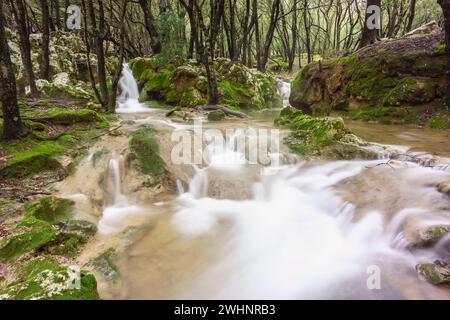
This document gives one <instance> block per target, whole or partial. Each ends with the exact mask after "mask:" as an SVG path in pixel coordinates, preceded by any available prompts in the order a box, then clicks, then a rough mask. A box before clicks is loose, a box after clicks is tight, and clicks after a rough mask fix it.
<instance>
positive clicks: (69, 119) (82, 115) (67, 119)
mask: <svg viewBox="0 0 450 320" xmlns="http://www.w3.org/2000/svg"><path fill="white" fill-rule="evenodd" d="M44 120H47V121H51V122H52V123H55V124H62V125H72V124H76V123H90V122H103V121H105V119H104V118H103V117H102V116H101V115H99V114H98V113H97V112H95V111H94V110H90V109H82V110H57V111H52V112H51V113H50V114H49V115H47V116H46V117H45V118H44Z"/></svg>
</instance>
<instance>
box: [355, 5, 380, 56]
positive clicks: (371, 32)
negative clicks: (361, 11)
mask: <svg viewBox="0 0 450 320" xmlns="http://www.w3.org/2000/svg"><path fill="white" fill-rule="evenodd" d="M370 6H378V7H379V8H380V9H381V0H367V8H366V18H365V20H364V29H363V32H362V37H361V42H360V44H359V47H360V48H364V47H366V46H368V45H370V44H373V43H375V42H377V41H378V40H379V39H380V30H379V29H371V28H369V26H368V23H369V19H370V18H371V16H372V14H371V13H369V12H368V8H369V7H370ZM380 18H381V17H380Z"/></svg>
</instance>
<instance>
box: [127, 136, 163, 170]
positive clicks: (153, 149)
mask: <svg viewBox="0 0 450 320" xmlns="http://www.w3.org/2000/svg"><path fill="white" fill-rule="evenodd" d="M130 149H131V152H132V153H133V154H135V156H136V159H137V162H138V166H139V168H140V170H141V171H142V172H143V173H144V174H148V175H153V176H159V175H161V174H162V173H164V161H163V160H162V159H161V157H160V156H159V146H158V143H157V142H156V139H155V132H154V130H153V129H151V128H141V129H139V130H137V131H135V132H134V133H133V135H132V138H131V140H130Z"/></svg>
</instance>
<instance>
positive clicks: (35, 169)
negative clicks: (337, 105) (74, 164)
mask: <svg viewBox="0 0 450 320" xmlns="http://www.w3.org/2000/svg"><path fill="white" fill-rule="evenodd" d="M43 171H51V172H53V173H55V174H58V175H61V176H66V175H67V172H66V169H65V168H64V167H63V166H62V165H61V163H60V162H59V161H58V160H56V159H54V158H53V157H51V156H48V155H45V154H36V153H34V152H25V153H23V154H21V155H20V156H18V157H16V158H14V159H12V160H11V161H9V162H8V163H7V164H6V166H4V167H3V168H1V169H0V178H2V179H20V178H24V177H27V176H30V175H34V174H37V173H41V172H43Z"/></svg>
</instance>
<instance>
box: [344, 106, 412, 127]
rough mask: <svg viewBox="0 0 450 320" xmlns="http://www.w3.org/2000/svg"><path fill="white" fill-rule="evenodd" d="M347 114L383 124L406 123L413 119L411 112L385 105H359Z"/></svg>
mask: <svg viewBox="0 0 450 320" xmlns="http://www.w3.org/2000/svg"><path fill="white" fill-rule="evenodd" d="M348 115H349V116H350V117H351V118H352V119H353V120H360V121H368V122H379V123H383V124H393V123H407V122H409V120H411V121H414V118H413V117H412V114H410V112H409V111H408V110H407V109H405V108H400V107H385V106H361V107H359V108H358V109H356V110H352V111H350V112H349V113H348Z"/></svg>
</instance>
